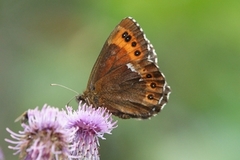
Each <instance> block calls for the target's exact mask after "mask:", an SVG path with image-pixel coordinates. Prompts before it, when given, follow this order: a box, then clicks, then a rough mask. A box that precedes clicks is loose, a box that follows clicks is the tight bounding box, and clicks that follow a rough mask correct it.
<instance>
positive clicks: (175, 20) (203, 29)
mask: <svg viewBox="0 0 240 160" xmlns="http://www.w3.org/2000/svg"><path fill="white" fill-rule="evenodd" d="M126 16H132V17H134V18H135V19H136V20H137V21H138V23H139V24H140V25H141V27H142V28H143V29H144V31H145V33H146V35H147V37H148V39H149V40H150V41H151V43H152V44H153V45H154V47H155V49H156V52H157V54H158V58H159V66H160V69H161V70H162V71H163V72H164V74H165V76H166V78H167V81H168V83H169V85H170V86H171V88H172V94H171V96H170V101H169V103H168V104H167V106H166V107H165V108H164V110H163V111H162V112H161V113H160V114H159V115H158V116H156V117H154V118H152V119H151V120H144V121H139V120H121V119H118V118H116V120H118V125H119V126H118V128H116V129H115V130H113V134H112V135H105V137H106V140H101V141H100V145H101V148H100V154H101V159H103V160H112V159H114V160H123V159H138V160H146V159H150V160H159V159H162V160H175V159H177V160H193V159H194V160H202V159H207V160H226V159H231V160H235V159H239V158H240V98H239V95H240V71H239V70H240V1H239V0H228V1H223V0H219V1H215V0H202V1H196V0H171V1H162V0H160V1H158V0H155V1H154V0H153V1H137V0H131V1H128V0H123V1H109V0H106V1H91V0H90V1H77V0H75V1H51V2H50V1H31V0H22V1H17V0H2V1H1V4H0V110H1V112H0V137H1V138H0V147H1V148H2V150H3V152H4V155H5V159H6V160H10V159H17V157H16V156H13V155H12V154H13V151H12V150H9V149H8V148H7V146H8V145H9V144H7V143H6V142H5V141H4V138H10V136H9V134H8V133H7V132H6V130H5V128H6V127H9V128H10V129H12V130H13V131H16V132H17V131H18V130H20V129H21V128H20V124H19V123H14V120H15V119H16V117H18V116H19V115H20V114H21V113H22V112H24V111H25V110H27V109H28V108H35V107H36V106H39V107H42V106H43V104H45V103H48V104H50V105H52V106H56V107H59V108H63V107H64V105H65V104H66V103H67V102H68V101H69V99H70V98H72V97H73V96H75V93H73V92H70V91H68V90H65V89H63V88H60V87H51V86H50V84H51V83H59V84H63V85H65V86H68V87H70V88H72V89H74V90H77V91H78V92H80V93H81V92H82V91H84V89H85V87H86V84H87V81H88V77H89V74H90V71H91V69H92V66H93V64H94V62H95V60H96V58H97V56H98V54H99V52H100V50H101V48H102V45H103V43H104V42H105V40H106V38H107V37H108V36H109V34H110V32H111V31H112V30H113V29H114V27H115V26H116V25H117V24H118V23H119V22H120V21H121V19H123V18H124V17H126ZM71 105H72V106H74V107H76V106H77V104H76V102H75V101H72V102H71Z"/></svg>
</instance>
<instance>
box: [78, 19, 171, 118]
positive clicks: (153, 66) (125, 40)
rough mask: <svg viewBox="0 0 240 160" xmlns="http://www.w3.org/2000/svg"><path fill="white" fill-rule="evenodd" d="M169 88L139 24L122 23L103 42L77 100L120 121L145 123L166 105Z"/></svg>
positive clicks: (133, 21)
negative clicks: (143, 120)
mask: <svg viewBox="0 0 240 160" xmlns="http://www.w3.org/2000/svg"><path fill="white" fill-rule="evenodd" d="M169 94H170V87H169V86H168V85H167V83H166V80H165V77H164V75H163V74H162V73H161V72H160V71H159V67H158V65H157V55H156V53H155V50H154V48H153V46H152V45H151V44H150V42H149V40H148V39H147V38H146V36H145V34H144V33H143V31H142V29H141V28H140V26H139V25H138V23H137V22H136V21H135V20H134V19H132V18H130V17H128V18H125V19H123V20H122V21H121V22H120V23H119V25H117V26H116V28H115V29H114V30H113V32H112V33H111V34H110V36H109V37H108V39H107V41H106V42H105V44H104V46H103V48H102V51H101V52H100V55H99V57H98V59H97V61H96V63H95V65H94V67H93V69H92V72H91V75H90V78H89V81H88V85H87V89H86V91H85V92H84V93H83V94H82V95H80V96H78V97H77V100H78V101H80V100H81V101H84V102H86V103H88V104H89V105H93V106H94V107H106V108H107V109H108V110H109V111H110V112H111V113H112V114H113V115H116V116H118V117H120V118H124V119H128V118H140V119H146V118H149V117H151V116H153V115H156V114H157V113H158V112H160V110H161V109H162V108H163V106H164V105H165V104H166V102H167V101H168V97H169Z"/></svg>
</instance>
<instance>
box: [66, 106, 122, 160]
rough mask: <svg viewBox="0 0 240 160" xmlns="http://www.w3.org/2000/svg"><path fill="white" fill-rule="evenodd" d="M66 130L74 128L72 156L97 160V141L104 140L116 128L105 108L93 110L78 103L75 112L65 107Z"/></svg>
mask: <svg viewBox="0 0 240 160" xmlns="http://www.w3.org/2000/svg"><path fill="white" fill-rule="evenodd" d="M67 114H68V124H67V127H68V128H75V129H76V130H75V131H76V132H75V138H74V141H73V142H72V143H73V144H74V146H75V147H76V148H75V149H74V151H73V152H72V156H80V157H81V159H91V160H98V159H99V153H98V147H99V140H98V138H101V139H105V138H104V137H103V135H104V134H105V133H107V134H111V131H112V130H113V129H114V128H116V127H117V125H116V123H117V121H115V122H114V121H113V119H112V116H111V113H109V112H108V111H107V109H106V108H103V107H99V108H93V107H92V106H87V105H86V104H82V103H81V102H80V103H79V107H78V110H77V111H73V109H72V108H71V107H67Z"/></svg>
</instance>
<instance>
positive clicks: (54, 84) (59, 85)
mask: <svg viewBox="0 0 240 160" xmlns="http://www.w3.org/2000/svg"><path fill="white" fill-rule="evenodd" d="M51 86H58V87H62V88H65V89H67V90H69V91H72V92H74V93H76V94H77V95H78V94H79V93H78V92H77V91H75V90H73V89H71V88H68V87H66V86H64V85H61V84H56V83H52V84H51Z"/></svg>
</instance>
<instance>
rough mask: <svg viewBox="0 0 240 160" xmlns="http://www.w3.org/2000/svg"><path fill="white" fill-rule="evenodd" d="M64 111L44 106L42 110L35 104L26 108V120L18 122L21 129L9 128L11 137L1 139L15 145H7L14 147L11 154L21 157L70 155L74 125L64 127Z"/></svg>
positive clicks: (30, 159)
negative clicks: (25, 121)
mask: <svg viewBox="0 0 240 160" xmlns="http://www.w3.org/2000/svg"><path fill="white" fill-rule="evenodd" d="M66 123H67V119H66V113H65V112H63V111H59V109H58V108H53V107H50V106H48V105H44V106H43V108H42V110H38V107H37V108H35V109H34V110H28V111H27V123H22V124H21V126H22V127H23V131H19V133H14V132H13V131H11V130H10V129H9V128H7V131H8V132H9V133H10V135H11V137H12V138H13V139H14V140H9V139H5V141H7V142H9V143H11V144H13V145H15V146H9V148H10V149H13V150H16V152H15V153H14V154H20V158H21V159H25V160H33V159H34V160H40V159H41V160H55V159H56V160H57V159H66V158H67V157H69V156H70V154H69V153H70V152H72V151H71V148H72V146H71V145H69V142H71V141H73V138H74V132H75V131H74V128H68V129H67V128H66V127H65V126H66Z"/></svg>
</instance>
